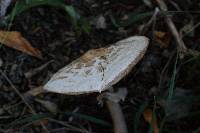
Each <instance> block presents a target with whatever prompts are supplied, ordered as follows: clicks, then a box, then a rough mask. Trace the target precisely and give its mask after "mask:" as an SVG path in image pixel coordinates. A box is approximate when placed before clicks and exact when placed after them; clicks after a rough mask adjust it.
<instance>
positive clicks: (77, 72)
mask: <svg viewBox="0 0 200 133" xmlns="http://www.w3.org/2000/svg"><path fill="white" fill-rule="evenodd" d="M147 47H148V38H146V37H144V36H133V37H129V38H127V39H124V40H121V41H118V42H116V43H115V44H113V45H110V46H109V47H105V48H99V49H93V50H89V51H88V52H86V53H85V54H84V55H82V56H81V57H80V58H78V59H76V60H75V61H73V62H71V63H70V64H69V65H67V66H65V67H64V68H62V69H61V70H59V71H58V72H56V73H55V74H54V75H53V76H52V77H51V79H50V80H49V81H48V82H47V83H46V84H45V85H44V86H43V91H41V87H38V88H36V89H35V90H31V91H30V93H33V94H34V95H35V94H38V93H37V92H39V93H42V92H45V91H46V92H54V93H61V94H67V95H78V94H84V93H92V92H102V91H105V90H112V86H113V85H114V84H116V83H117V82H118V81H119V80H121V79H122V78H123V77H124V76H125V75H127V74H128V73H129V72H130V71H131V69H132V68H133V67H134V66H135V65H136V64H137V63H138V62H139V60H140V59H141V58H142V57H143V55H144V54H145V52H146V50H147ZM27 94H28V93H27ZM103 94H105V95H104V96H105V97H104V96H103V98H104V99H105V98H106V104H107V106H108V109H109V111H110V114H111V117H112V120H113V124H114V131H115V133H127V127H126V124H125V120H124V116H123V113H122V110H121V107H120V105H119V104H118V103H117V102H116V101H112V99H111V98H107V96H108V95H110V94H111V92H109V93H103ZM100 97H102V95H100Z"/></svg>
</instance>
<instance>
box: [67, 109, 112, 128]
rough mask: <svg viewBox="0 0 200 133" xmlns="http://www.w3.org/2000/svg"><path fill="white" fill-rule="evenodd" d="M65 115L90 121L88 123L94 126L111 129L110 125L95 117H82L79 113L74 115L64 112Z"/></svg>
mask: <svg viewBox="0 0 200 133" xmlns="http://www.w3.org/2000/svg"><path fill="white" fill-rule="evenodd" d="M64 114H65V115H69V116H71V115H72V116H75V117H78V118H81V119H85V120H87V121H90V122H93V123H96V124H100V125H103V126H107V127H111V124H110V123H108V122H106V121H104V120H101V119H98V118H96V117H93V116H89V115H84V114H79V113H74V112H64Z"/></svg>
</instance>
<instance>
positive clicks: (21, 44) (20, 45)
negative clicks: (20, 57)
mask: <svg viewBox="0 0 200 133" xmlns="http://www.w3.org/2000/svg"><path fill="white" fill-rule="evenodd" d="M0 43H2V44H4V45H6V46H8V47H10V48H13V49H16V50H19V51H21V52H23V53H26V54H28V55H31V56H35V57H37V58H42V55H41V52H40V51H39V50H38V49H36V48H34V47H32V46H31V44H30V43H29V42H28V40H26V39H25V38H24V37H23V36H22V35H21V33H19V32H17V31H0Z"/></svg>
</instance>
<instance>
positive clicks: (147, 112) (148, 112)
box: [143, 109, 159, 133]
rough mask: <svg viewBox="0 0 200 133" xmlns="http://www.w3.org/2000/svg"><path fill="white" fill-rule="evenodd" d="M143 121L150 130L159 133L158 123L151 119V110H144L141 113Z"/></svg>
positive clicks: (154, 118)
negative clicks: (148, 125)
mask: <svg viewBox="0 0 200 133" xmlns="http://www.w3.org/2000/svg"><path fill="white" fill-rule="evenodd" d="M143 116H144V119H145V121H146V122H148V123H149V124H150V125H151V126H152V128H153V131H154V133H159V128H158V123H157V119H156V117H153V118H152V116H153V112H152V110H151V109H145V110H144V113H143Z"/></svg>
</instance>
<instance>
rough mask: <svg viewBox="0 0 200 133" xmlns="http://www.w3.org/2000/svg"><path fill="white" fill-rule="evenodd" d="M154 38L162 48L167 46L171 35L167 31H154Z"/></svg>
mask: <svg viewBox="0 0 200 133" xmlns="http://www.w3.org/2000/svg"><path fill="white" fill-rule="evenodd" d="M154 36H155V40H156V41H157V42H158V43H159V44H160V47H162V48H168V46H169V44H170V41H171V36H170V33H168V32H162V31H155V32H154Z"/></svg>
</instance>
